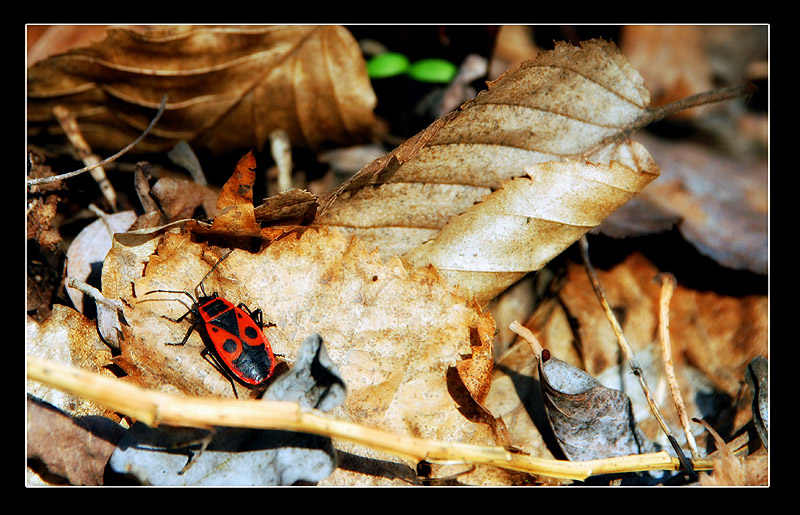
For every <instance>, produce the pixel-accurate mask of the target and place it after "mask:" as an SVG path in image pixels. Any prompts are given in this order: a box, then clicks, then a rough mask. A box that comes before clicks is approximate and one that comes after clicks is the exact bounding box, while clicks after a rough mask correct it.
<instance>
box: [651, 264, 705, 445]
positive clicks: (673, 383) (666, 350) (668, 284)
mask: <svg viewBox="0 0 800 515" xmlns="http://www.w3.org/2000/svg"><path fill="white" fill-rule="evenodd" d="M658 278H659V279H661V298H660V302H659V310H658V321H659V330H660V334H661V354H662V357H663V358H664V369H665V370H666V373H667V380H668V381H669V387H670V390H671V391H672V401H673V402H674V403H675V410H676V411H677V412H678V417H679V418H680V420H681V425H682V426H683V432H684V433H685V434H686V442H687V444H688V445H689V449H690V450H691V451H692V456H694V457H695V458H697V457H698V456H700V453H699V452H698V451H697V443H696V442H695V440H694V435H693V434H692V429H691V426H690V425H689V415H688V414H687V413H686V406H685V404H684V403H683V396H681V389H680V386H679V385H678V378H677V377H676V376H675V366H674V365H673V364H672V344H671V343H670V338H669V302H670V300H671V299H672V292H673V291H675V276H674V275H672V274H669V273H662V274H659V276H658Z"/></svg>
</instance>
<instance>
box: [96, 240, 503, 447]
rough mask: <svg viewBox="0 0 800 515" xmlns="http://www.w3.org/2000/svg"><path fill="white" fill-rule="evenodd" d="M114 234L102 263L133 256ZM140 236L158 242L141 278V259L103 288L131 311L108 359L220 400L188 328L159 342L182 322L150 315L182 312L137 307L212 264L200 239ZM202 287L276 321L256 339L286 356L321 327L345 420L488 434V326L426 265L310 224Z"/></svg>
mask: <svg viewBox="0 0 800 515" xmlns="http://www.w3.org/2000/svg"><path fill="white" fill-rule="evenodd" d="M116 240H117V241H116V242H115V243H116V245H115V247H114V248H112V251H111V252H110V253H109V257H108V259H107V261H106V266H107V267H109V268H111V269H113V268H120V267H118V266H117V265H118V264H122V262H124V261H126V260H128V259H129V257H128V256H135V255H139V251H137V250H135V249H127V248H125V245H124V244H123V243H122V242H123V241H124V240H125V238H124V237H117V238H116ZM152 240H153V241H148V242H141V241H137V238H133V239H131V241H133V242H134V245H140V244H141V245H142V246H143V247H144V248H145V249H152V248H153V245H154V243H153V242H154V241H158V242H159V243H158V245H157V253H156V254H154V255H150V256H149V262H148V263H147V266H146V268H145V270H144V273H142V265H139V267H138V270H137V269H136V268H134V267H130V268H125V269H126V270H127V272H126V273H127V279H126V280H125V281H121V282H119V284H120V285H122V288H121V289H117V290H115V291H110V290H109V291H106V290H105V288H104V292H103V293H104V294H105V295H106V296H111V297H112V298H113V297H114V296H115V295H119V296H121V297H122V298H123V299H124V300H125V301H126V303H127V304H129V305H130V306H132V307H131V308H130V309H126V310H125V319H126V320H127V322H128V324H129V325H128V326H127V327H125V328H124V329H123V330H124V335H125V338H124V340H123V342H122V344H121V350H122V357H121V358H120V359H119V360H118V361H117V363H118V364H119V365H120V366H121V367H122V368H123V369H124V370H125V371H126V372H128V373H129V374H130V375H129V377H128V380H132V381H136V382H139V383H143V384H145V385H147V386H148V387H149V388H156V389H164V390H168V391H170V390H171V391H175V390H180V391H184V392H186V393H192V394H204V395H209V394H211V395H221V396H230V395H232V392H231V388H230V384H229V383H228V381H227V380H226V379H225V378H224V377H223V376H222V375H221V374H220V373H219V372H218V371H216V370H214V369H213V368H212V367H211V365H209V364H208V363H206V362H204V361H203V360H202V358H200V356H199V351H200V350H201V349H202V347H203V343H202V340H201V338H200V337H199V336H198V335H197V334H196V333H194V334H193V335H192V337H191V338H190V339H189V341H188V342H187V344H186V345H185V346H184V347H174V346H166V345H164V343H165V342H167V341H180V339H181V338H182V337H183V335H184V333H185V332H186V329H187V327H186V325H187V324H176V323H174V322H171V321H169V320H167V319H165V318H162V317H161V315H167V316H170V317H177V316H180V315H181V314H183V312H185V311H186V307H185V306H183V305H181V303H179V302H176V301H147V302H140V301H141V300H142V299H143V298H144V293H145V292H147V291H151V290H154V289H170V290H186V291H192V290H193V289H194V287H195V286H196V285H197V283H198V282H199V281H200V279H202V277H203V276H204V275H205V274H206V273H207V272H208V270H209V269H210V267H211V263H213V262H214V260H213V259H211V258H210V256H209V257H207V258H206V259H208V262H205V261H204V260H203V257H202V254H203V248H204V245H203V244H198V243H193V242H192V241H191V240H190V238H189V236H188V235H181V234H166V235H163V236H159V235H158V234H154V235H152ZM126 282H127V284H126ZM109 284H110V285H111V284H113V283H109ZM105 285H106V283H105V282H104V287H105ZM131 285H132V286H131ZM204 287H205V290H206V291H207V292H209V293H210V292H212V291H218V292H220V293H222V294H223V295H225V296H226V297H227V298H229V299H231V300H232V301H234V302H244V303H245V304H246V305H248V306H249V307H251V308H253V309H255V308H256V307H258V308H261V309H262V310H263V312H264V320H265V322H266V321H269V322H272V323H274V324H276V325H275V326H274V327H267V328H266V329H265V334H266V335H267V337H268V338H269V340H270V341H271V342H272V346H273V349H274V351H275V352H276V353H277V354H280V355H283V356H285V357H286V358H287V359H292V358H293V357H294V353H295V351H296V349H297V347H298V346H299V344H300V343H301V342H302V341H303V339H304V338H305V337H306V336H308V334H311V333H314V332H316V333H319V334H321V335H322V336H323V338H325V342H326V347H327V350H328V353H329V354H330V356H331V358H332V359H333V360H334V362H336V363H337V364H338V366H339V368H340V370H341V373H342V376H343V378H344V379H345V381H346V383H347V389H348V394H347V403H346V406H345V410H346V412H347V413H346V416H347V417H350V418H352V419H353V420H356V421H358V422H360V423H363V424H366V425H368V426H372V427H379V428H383V429H387V430H390V431H396V432H400V433H404V434H411V435H414V436H419V437H423V438H434V439H442V440H445V441H465V442H475V443H477V442H487V441H493V440H492V436H491V434H492V433H491V430H490V428H489V427H488V426H487V425H485V424H483V423H475V422H486V421H487V420H486V413H485V410H484V409H482V408H481V406H480V403H482V402H483V399H484V397H485V394H486V388H487V385H488V383H489V378H490V374H491V342H492V338H493V335H494V323H493V321H492V320H491V316H490V315H488V313H484V312H483V311H482V310H481V309H480V308H479V306H477V305H476V304H474V303H471V302H468V301H466V300H464V299H463V298H460V297H459V296H457V295H455V294H454V293H453V292H452V289H451V287H450V286H448V285H447V284H445V283H444V282H442V281H441V279H440V278H439V277H438V275H437V274H436V273H435V272H433V271H432V270H431V269H429V268H423V269H420V270H418V271H416V272H414V273H412V274H409V273H408V272H406V270H405V269H404V268H403V266H402V264H401V263H400V261H399V260H398V259H394V260H392V261H390V262H388V263H381V261H380V259H379V258H378V256H377V254H376V253H368V252H366V251H365V249H364V248H363V246H362V245H360V244H359V243H358V241H357V240H354V239H351V238H349V237H344V236H342V235H341V234H340V233H338V232H337V231H335V230H331V229H326V228H320V229H317V230H308V231H306V232H305V233H303V234H302V236H299V237H298V236H296V235H289V236H287V237H285V238H282V239H279V240H277V241H274V242H272V243H271V244H270V245H269V246H268V247H267V248H266V249H265V250H264V251H262V252H261V253H259V254H250V253H247V252H243V251H240V250H235V251H234V252H233V253H232V254H231V255H230V256H229V257H228V258H226V260H225V262H224V263H222V264H221V265H220V266H219V268H217V270H216V272H215V273H214V274H212V275H211V276H210V277H209V278H208V280H207V281H206V282H205V283H204ZM147 297H157V298H165V299H174V298H175V297H176V295H172V294H161V293H160V294H154V295H148V296H147ZM180 297H181V298H183V297H184V296H182V295H181V296H180ZM473 360H474V361H473ZM279 366H280V365H279ZM244 395H247V392H243V391H241V390H240V396H244Z"/></svg>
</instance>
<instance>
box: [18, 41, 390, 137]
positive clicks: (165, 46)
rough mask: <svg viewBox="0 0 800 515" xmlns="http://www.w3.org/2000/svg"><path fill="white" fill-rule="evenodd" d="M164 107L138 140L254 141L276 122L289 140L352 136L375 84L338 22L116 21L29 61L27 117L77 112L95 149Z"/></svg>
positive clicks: (36, 124) (361, 130)
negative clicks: (83, 42) (75, 44)
mask: <svg viewBox="0 0 800 515" xmlns="http://www.w3.org/2000/svg"><path fill="white" fill-rule="evenodd" d="M165 93H166V94H167V95H169V103H168V105H167V108H166V112H165V113H164V116H163V117H162V119H161V120H160V121H159V124H158V126H157V127H155V129H154V130H153V131H152V132H151V135H150V136H148V138H147V139H146V140H145V141H144V142H142V144H140V145H139V147H138V148H139V150H150V151H165V150H167V149H169V148H171V147H172V146H174V145H175V143H177V141H179V140H186V141H188V142H189V143H191V144H192V146H193V147H195V148H207V149H209V150H211V151H212V152H223V151H230V150H236V149H243V150H247V149H249V148H253V147H255V148H256V149H259V150H260V149H262V148H263V147H264V145H265V144H266V143H268V142H269V134H270V133H271V132H272V131H273V130H274V129H278V128H282V129H284V130H286V131H287V132H288V133H289V136H290V139H291V141H292V144H293V145H297V146H303V145H308V146H310V147H318V146H320V145H323V144H325V143H334V144H344V143H348V142H352V141H355V140H358V139H360V138H362V137H363V136H364V134H365V133H366V132H368V131H369V130H370V128H371V126H372V124H373V121H374V116H373V113H372V109H373V107H374V105H375V94H374V92H373V91H372V88H371V86H370V83H369V79H368V77H367V74H366V66H365V64H364V61H363V58H362V56H361V52H360V50H359V47H358V44H357V43H356V41H355V40H354V39H353V37H352V36H351V34H350V33H349V32H348V31H347V29H345V28H343V27H340V26H333V25H329V26H256V27H194V26H151V27H136V28H122V27H112V28H110V29H109V30H108V32H107V35H106V38H105V39H104V40H103V41H101V42H98V43H95V44H92V45H90V46H86V47H83V48H76V49H73V50H71V51H69V52H68V53H64V54H58V55H54V56H50V57H48V58H46V59H44V60H42V61H39V62H36V63H35V64H33V65H32V66H30V67H29V68H28V111H27V114H28V120H29V124H31V126H32V127H33V128H36V129H37V130H50V128H51V127H52V125H51V122H52V120H53V116H52V108H53V106H54V105H56V104H62V105H64V106H65V107H67V108H68V109H69V110H70V111H71V112H73V113H75V114H76V116H77V118H78V122H79V125H80V127H81V131H82V133H83V135H84V136H85V138H86V139H87V141H88V142H89V144H90V145H91V146H92V148H93V149H95V150H96V151H98V150H101V149H106V150H118V149H120V148H122V147H124V146H125V145H127V144H128V143H130V141H131V140H133V139H134V138H135V137H136V136H138V134H139V133H141V131H142V129H143V128H144V127H146V126H147V124H148V122H149V120H150V119H152V117H153V114H154V112H155V110H156V109H157V108H158V106H159V104H160V99H161V97H162V95H164V94H165Z"/></svg>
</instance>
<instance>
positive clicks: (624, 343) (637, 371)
mask: <svg viewBox="0 0 800 515" xmlns="http://www.w3.org/2000/svg"><path fill="white" fill-rule="evenodd" d="M580 250H581V256H582V257H583V262H584V265H585V266H586V273H587V274H588V275H589V281H590V282H591V283H592V288H594V291H595V293H596V294H597V297H598V299H599V300H600V305H601V306H602V307H603V310H604V311H605V313H606V317H607V318H608V321H609V322H610V323H611V327H612V328H613V329H614V334H615V335H616V336H617V342H618V343H619V346H620V348H621V349H622V352H623V354H625V358H626V359H627V360H628V364H629V366H630V367H631V370H632V371H633V375H635V376H636V379H638V381H639V385H640V386H641V387H642V391H643V392H644V396H645V398H646V399H647V404H648V405H649V406H650V411H651V412H652V413H653V417H655V419H656V421H657V422H658V425H659V426H660V427H661V430H662V431H663V432H664V434H665V435H667V439H668V440H669V443H670V444H671V445H672V448H673V449H674V450H675V452H676V453H677V455H678V459H680V461H681V463H683V465H684V467H685V468H686V471H687V472H688V473H689V474H690V475H692V476H696V472H695V471H694V469H693V468H692V464H691V463H690V462H689V460H687V459H686V457H685V456H684V454H683V451H682V450H681V447H680V445H678V441H677V440H676V439H675V436H673V434H672V431H671V430H670V429H669V426H668V425H667V423H666V422H665V421H664V417H663V416H662V415H661V410H660V409H659V407H658V402H657V401H656V399H655V397H654V396H653V392H652V391H651V390H650V387H649V386H647V381H646V380H645V377H644V373H643V371H642V367H641V365H639V361H638V360H637V359H636V356H635V355H634V353H633V350H632V349H631V346H630V345H629V344H628V339H627V338H626V337H625V334H624V333H623V332H622V327H621V326H620V325H619V321H618V320H617V317H616V315H614V311H613V310H612V309H611V306H610V305H609V304H608V298H607V297H606V293H605V290H604V289H603V285H602V284H600V280H599V279H598V277H597V273H596V272H595V270H594V267H593V266H592V262H591V261H590V260H589V241H588V240H587V239H586V236H582V237H581V239H580Z"/></svg>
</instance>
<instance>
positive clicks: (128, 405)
mask: <svg viewBox="0 0 800 515" xmlns="http://www.w3.org/2000/svg"><path fill="white" fill-rule="evenodd" d="M26 368H27V376H28V378H29V379H32V380H35V381H39V382H42V383H45V384H48V385H50V386H52V387H54V388H58V389H59V390H62V391H65V392H68V393H72V394H74V395H79V396H81V397H83V398H86V399H88V400H91V401H94V402H97V403H99V404H102V405H103V406H106V407H108V408H111V409H113V410H115V411H118V412H121V413H125V414H126V415H129V416H131V417H133V418H135V419H138V420H139V421H140V422H143V423H145V424H148V425H150V426H155V425H158V424H166V425H173V426H188V427H211V426H224V427H249V428H255V429H279V430H286V431H301V432H304V433H311V434H317V435H323V436H327V437H330V438H340V439H343V440H347V441H350V442H354V443H356V444H359V445H364V446H367V447H370V448H373V449H377V450H382V451H385V452H388V453H390V454H393V455H395V456H398V457H401V458H405V459H411V460H416V461H423V460H425V461H429V462H431V463H476V464H484V465H493V466H496V467H501V468H505V469H510V470H517V471H521V472H527V473H530V474H537V475H542V476H548V477H555V478H563V479H577V480H583V479H586V478H587V477H590V476H593V475H600V474H612V473H622V472H636V471H645V470H680V469H681V467H682V465H681V462H680V461H679V460H678V459H677V458H674V457H672V456H670V455H669V454H668V453H666V452H663V451H662V452H657V453H651V454H639V455H632V456H621V457H617V458H607V459H598V460H589V461H579V462H570V461H563V460H553V459H544V458H536V457H533V456H527V455H524V454H518V453H513V452H510V451H508V450H506V449H505V448H503V447H488V446H482V445H474V444H463V443H458V442H439V441H432V440H423V439H420V438H414V437H410V436H406V435H399V434H395V433H389V432H386V431H381V430H377V429H373V428H370V427H366V426H362V425H359V424H355V423H353V422H348V421H345V420H339V419H336V418H333V417H331V416H329V415H326V414H324V413H321V412H318V411H317V410H309V409H304V408H301V407H300V405H298V404H297V403H293V402H278V401H264V400H235V401H234V400H226V399H217V398H214V399H206V398H196V397H185V396H178V395H168V394H164V393H160V392H153V391H149V390H145V389H143V388H139V387H137V386H134V385H133V384H130V383H125V382H123V381H118V380H115V379H112V378H109V377H104V376H102V375H100V374H95V373H93V372H89V371H84V370H78V369H74V368H71V367H68V366H65V365H61V364H58V363H54V362H52V361H47V360H43V359H39V358H33V357H30V356H26ZM712 466H713V462H712V461H711V460H708V459H699V460H696V463H695V468H697V469H701V470H709V469H710V468H711V467H712Z"/></svg>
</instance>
